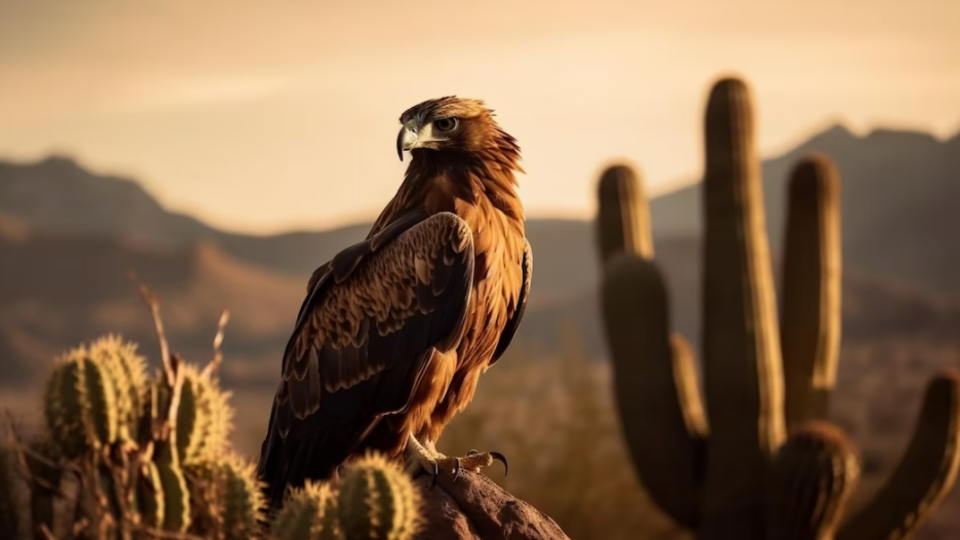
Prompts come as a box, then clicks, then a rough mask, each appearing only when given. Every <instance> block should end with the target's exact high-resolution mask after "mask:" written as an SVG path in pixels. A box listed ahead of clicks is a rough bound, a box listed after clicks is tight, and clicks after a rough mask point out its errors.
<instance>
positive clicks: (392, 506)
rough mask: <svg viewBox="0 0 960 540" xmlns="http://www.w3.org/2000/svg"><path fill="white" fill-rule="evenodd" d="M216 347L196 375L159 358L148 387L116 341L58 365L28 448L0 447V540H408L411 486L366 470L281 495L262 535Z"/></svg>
mask: <svg viewBox="0 0 960 540" xmlns="http://www.w3.org/2000/svg"><path fill="white" fill-rule="evenodd" d="M148 300H149V301H150V302H151V307H153V309H154V316H155V323H156V325H157V333H158V336H159V338H160V342H161V351H162V352H161V354H166V351H168V350H169V348H168V347H167V345H166V342H165V338H164V336H163V326H162V323H161V321H160V320H159V315H158V308H157V305H156V304H155V300H154V299H152V297H149V296H148ZM224 322H225V318H224V319H221V326H222V324H223V323H224ZM221 331H222V327H221ZM221 339H222V337H221V334H218V337H217V339H216V340H215V342H214V343H215V355H214V361H213V362H212V363H211V364H209V365H207V366H206V367H204V368H203V369H202V370H201V369H200V368H199V367H198V366H195V365H192V364H190V363H187V362H184V361H183V360H182V359H180V358H179V357H178V356H176V355H168V356H166V357H165V358H164V360H165V361H164V362H163V368H162V369H161V370H159V371H158V372H157V373H156V374H155V375H154V376H152V377H148V376H147V366H146V360H145V359H144V358H143V357H142V356H140V355H139V354H138V353H137V347H136V346H135V345H134V344H132V343H129V342H126V341H124V340H123V339H122V338H120V337H118V336H106V337H103V338H100V339H98V340H96V341H94V342H92V343H90V344H85V345H81V346H79V347H77V348H75V349H73V350H70V351H68V352H67V353H65V354H63V355H62V356H61V357H59V358H57V359H56V360H55V362H54V367H53V370H52V373H51V374H50V377H49V379H48V381H47V385H46V389H45V392H44V395H43V410H44V418H45V420H46V422H45V424H46V425H45V426H44V429H42V430H40V431H39V432H38V434H37V435H36V436H35V437H34V438H32V439H31V440H30V441H29V442H28V443H25V444H22V443H21V442H20V439H19V437H16V436H11V437H10V439H11V443H12V444H10V445H9V449H8V446H7V445H2V444H0V537H2V538H8V537H9V538H15V537H17V536H19V533H23V532H27V530H28V529H29V535H30V536H31V537H33V538H37V539H48V538H50V537H51V536H52V537H55V538H90V539H93V538H97V539H100V538H104V539H131V538H214V539H220V540H234V539H244V540H246V539H250V538H276V539H278V540H287V539H289V540H298V539H301V538H316V539H338V540H376V539H381V538H382V539H384V540H388V539H389V540H410V539H411V538H412V537H413V534H414V532H415V530H416V528H417V526H418V515H419V514H418V501H419V498H418V496H417V494H416V492H415V490H414V486H413V482H412V480H411V479H410V478H408V477H407V476H406V474H405V473H404V472H403V471H402V470H401V469H400V468H399V467H398V466H397V465H395V464H392V463H388V462H387V461H385V460H383V459H382V458H379V457H377V456H367V457H365V458H364V459H362V460H359V461H358V462H356V463H355V464H353V465H351V466H350V467H348V468H347V475H346V477H345V478H344V480H343V482H342V484H343V485H342V489H339V491H338V490H337V489H336V488H334V487H331V486H328V485H315V484H309V485H307V486H305V487H304V488H302V489H300V490H297V491H293V492H291V493H290V494H289V497H288V500H287V504H286V506H285V507H284V508H283V509H282V510H281V511H280V512H279V514H278V515H277V516H276V520H275V521H273V522H272V523H270V522H269V521H268V516H267V513H266V509H267V504H266V501H265V499H264V494H263V489H264V486H263V484H262V483H261V482H260V481H259V479H258V478H257V476H256V473H255V470H254V466H253V464H251V463H249V462H248V461H246V460H245V459H242V458H240V457H238V456H237V455H235V454H234V453H233V451H232V450H231V449H230V445H229V443H228V439H229V435H230V430H231V425H232V418H233V409H232V408H231V407H230V405H229V402H228V401H229V397H230V394H229V393H228V392H225V391H224V390H223V389H221V388H220V385H219V381H218V379H217V377H216V375H215V373H216V367H217V364H218V363H219V358H220V354H219V350H218V349H217V346H218V345H219V342H220V340H221ZM11 435H15V433H14V432H12V433H11ZM14 462H16V463H19V464H20V471H19V472H20V474H21V475H22V476H23V477H24V478H26V479H28V482H27V483H28V488H29V495H30V496H29V500H30V516H29V519H28V520H26V521H27V522H28V523H24V520H22V519H20V515H19V513H18V512H17V509H16V508H15V505H14V503H13V498H12V496H10V494H11V493H12V492H13V489H12V488H11V486H10V484H11V483H12V475H13V473H14V470H15V468H16V467H14V466H13V463H14ZM71 484H73V486H72V487H73V488H74V489H67V488H68V487H69V486H70V485H71ZM70 492H74V493H75V495H73V496H69V493H70Z"/></svg>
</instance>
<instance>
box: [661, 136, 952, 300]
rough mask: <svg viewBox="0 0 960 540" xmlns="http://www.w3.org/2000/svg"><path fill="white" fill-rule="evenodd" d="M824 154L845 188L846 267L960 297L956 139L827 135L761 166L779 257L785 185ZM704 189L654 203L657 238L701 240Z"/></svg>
mask: <svg viewBox="0 0 960 540" xmlns="http://www.w3.org/2000/svg"><path fill="white" fill-rule="evenodd" d="M811 152H823V153H826V154H827V155H829V156H830V157H831V158H832V159H833V160H834V162H835V163H836V164H837V168H838V170H839V172H840V176H841V179H842V182H843V193H842V201H843V223H842V226H843V256H844V264H846V265H849V266H852V267H855V268H858V269H860V270H863V271H865V272H868V273H870V274H873V275H877V276H883V277H888V278H892V279H896V280H902V281H905V282H909V283H912V284H914V285H917V286H919V287H924V288H930V289H933V290H939V291H952V292H960V242H958V241H957V238H958V236H960V134H958V135H956V136H954V137H953V138H952V139H950V140H947V141H943V142H941V141H938V140H937V139H935V138H934V137H931V136H930V135H928V134H924V133H916V132H909V131H891V130H882V129H881V130H876V131H873V132H872V133H870V134H869V135H867V136H866V137H857V136H855V135H854V134H852V133H850V131H848V130H847V129H846V128H844V127H843V126H835V127H833V128H830V129H828V130H826V131H824V132H822V133H820V134H818V135H816V136H814V137H813V138H811V139H810V140H808V141H806V142H805V143H803V144H801V145H800V146H798V147H797V148H796V149H794V150H791V151H790V152H787V153H786V154H784V155H782V156H780V157H778V158H776V159H772V160H767V161H764V162H763V169H762V173H763V178H764V184H763V188H764V195H765V199H766V216H767V225H768V228H769V230H770V243H771V247H772V249H773V250H774V252H777V251H778V250H779V248H780V245H781V243H782V237H783V224H784V222H785V217H786V216H785V205H786V187H787V183H786V182H785V179H786V178H787V177H788V175H789V174H790V169H791V168H792V167H793V166H794V164H796V163H797V161H798V160H799V159H801V158H802V157H803V156H805V155H807V154H809V153H811ZM700 198H701V187H700V185H699V184H693V185H690V186H687V187H685V188H683V189H680V190H677V191H674V192H672V193H669V194H667V195H664V196H662V197H660V198H658V199H657V200H656V202H655V203H654V204H653V226H654V230H656V231H657V233H658V234H666V235H686V234H693V235H699V234H700V229H701V227H702V223H701V218H702V216H701V205H700Z"/></svg>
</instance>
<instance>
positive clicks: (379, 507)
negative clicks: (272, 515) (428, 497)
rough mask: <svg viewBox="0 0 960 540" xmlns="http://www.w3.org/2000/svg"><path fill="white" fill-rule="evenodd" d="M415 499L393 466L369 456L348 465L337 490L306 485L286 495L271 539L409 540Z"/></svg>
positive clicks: (416, 525) (417, 512)
mask: <svg viewBox="0 0 960 540" xmlns="http://www.w3.org/2000/svg"><path fill="white" fill-rule="evenodd" d="M419 506H420V498H419V495H418V494H417V491H416V489H415V487H414V485H413V482H412V481H411V480H410V478H409V477H408V476H407V474H406V473H405V472H404V471H403V470H402V469H400V468H399V467H398V466H397V465H395V464H393V463H392V462H389V461H387V460H385V459H383V458H382V457H380V456H378V455H375V454H371V455H367V456H365V457H363V458H362V459H359V460H357V461H356V462H354V463H353V464H351V465H350V466H349V467H348V468H347V471H346V475H345V476H344V478H343V482H342V485H341V486H340V488H339V490H336V489H334V488H332V487H331V486H329V485H327V484H316V483H307V485H305V486H304V487H303V488H300V489H294V490H291V491H289V492H288V493H287V497H286V500H285V502H284V505H283V509H282V510H281V511H280V513H279V514H278V515H277V517H276V519H275V520H274V521H273V526H272V527H271V535H272V536H273V538H275V539H276V540H412V539H413V538H414V535H416V533H417V530H418V528H419V527H420V517H419V516H420V508H419Z"/></svg>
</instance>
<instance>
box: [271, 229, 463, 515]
mask: <svg viewBox="0 0 960 540" xmlns="http://www.w3.org/2000/svg"><path fill="white" fill-rule="evenodd" d="M473 264H474V254H473V242H472V235H471V233H470V229H469V227H468V226H467V224H466V223H465V222H464V221H463V220H461V219H460V218H458V217H457V216H455V215H454V214H450V213H443V214H437V215H434V216H431V217H426V215H425V214H423V213H419V212H413V213H410V214H407V215H405V216H402V217H400V218H399V219H397V220H395V221H394V222H392V223H391V224H390V225H388V226H386V227H385V228H383V229H382V230H380V231H379V232H378V233H377V234H376V235H373V236H371V237H370V238H368V239H367V240H365V241H363V242H361V243H359V244H356V245H354V246H351V247H349V248H347V249H346V250H344V251H342V252H341V253H340V254H338V255H337V256H336V257H335V258H334V259H333V260H332V261H330V262H329V263H327V264H326V265H324V266H323V267H321V268H320V269H318V270H317V272H315V273H314V276H313V277H312V278H311V281H312V282H313V283H314V285H313V287H312V290H311V292H310V294H309V295H308V297H307V299H306V300H305V301H304V303H303V306H302V307H301V309H300V315H299V316H298V320H297V324H296V327H295V330H294V332H293V335H292V336H291V338H290V340H289V342H288V344H287V348H286V351H285V354H284V358H283V370H282V378H281V381H280V384H279V386H278V388H277V393H276V397H275V398H274V403H273V410H272V412H271V418H270V427H269V431H268V433H267V438H266V440H265V441H264V444H263V448H262V451H261V456H260V465H259V472H260V475H261V478H262V479H263V480H264V481H266V482H267V483H268V485H269V486H270V488H269V489H268V492H270V493H271V494H272V497H271V498H274V499H277V498H280V497H282V495H283V491H284V490H285V488H286V486H287V485H299V484H300V483H302V482H303V480H305V479H307V478H323V477H325V476H327V475H328V474H329V473H330V472H331V471H332V469H333V468H335V467H336V466H337V465H339V464H340V462H341V461H342V460H343V459H344V458H345V457H346V456H347V455H348V454H349V453H350V452H351V451H352V450H353V449H355V448H356V447H357V446H358V445H359V444H360V443H361V442H362V441H363V439H364V437H366V435H368V434H369V433H370V431H371V430H372V429H373V427H374V426H376V424H377V422H378V421H379V419H380V418H381V417H383V416H384V415H388V414H392V413H398V412H402V411H404V410H406V408H407V407H408V406H409V404H410V400H411V399H412V396H413V395H414V390H415V389H416V388H417V385H418V384H420V378H421V375H422V373H423V371H424V368H425V367H426V365H427V364H428V363H429V361H430V359H431V357H432V356H433V354H434V353H435V352H440V353H443V352H447V351H449V350H452V349H454V348H456V347H457V345H458V344H459V342H460V340H461V338H462V337H463V334H464V330H465V328H464V325H465V320H466V311H467V306H468V305H469V301H470V291H471V285H472V282H473Z"/></svg>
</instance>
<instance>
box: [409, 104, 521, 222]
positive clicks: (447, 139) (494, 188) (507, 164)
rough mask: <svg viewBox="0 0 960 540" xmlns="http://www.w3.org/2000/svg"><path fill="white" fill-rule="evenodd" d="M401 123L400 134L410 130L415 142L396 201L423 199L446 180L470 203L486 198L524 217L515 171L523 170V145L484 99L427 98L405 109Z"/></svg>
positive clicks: (510, 214)
mask: <svg viewBox="0 0 960 540" xmlns="http://www.w3.org/2000/svg"><path fill="white" fill-rule="evenodd" d="M400 123H401V124H402V125H403V128H402V130H401V134H400V135H401V138H402V137H403V136H404V135H405V133H404V131H403V130H407V131H409V132H410V133H408V134H406V135H409V136H410V138H411V140H413V141H415V143H414V144H413V145H412V146H413V147H412V148H410V149H409V150H410V155H411V157H412V159H411V161H410V165H409V166H408V167H407V172H406V174H405V176H404V181H403V185H402V186H401V187H400V190H399V192H398V193H397V197H396V198H395V200H394V202H395V203H399V204H400V206H402V207H410V206H412V205H415V204H418V202H421V201H423V200H424V198H425V196H426V194H427V192H429V191H430V190H431V189H433V188H435V187H436V185H435V184H436V183H437V181H438V180H439V179H443V182H444V184H445V188H446V189H448V190H450V191H451V193H450V194H451V195H452V196H454V197H456V198H458V199H461V200H463V201H465V202H467V203H470V204H477V202H478V198H479V197H484V198H486V199H487V200H489V201H490V203H491V204H493V206H494V207H495V208H497V209H498V210H500V211H501V212H503V213H504V214H505V215H506V216H508V217H510V218H513V219H515V220H518V221H523V206H522V204H521V203H520V200H519V198H518V197H517V194H516V186H517V179H516V176H515V174H514V173H515V172H523V169H522V168H521V167H520V165H519V161H520V147H519V146H518V145H517V141H516V139H514V138H513V137H512V136H510V135H509V134H508V133H506V132H505V131H503V130H502V129H501V128H500V126H498V125H497V123H496V120H494V115H493V111H491V110H489V109H487V108H486V107H485V106H484V104H483V102H482V101H479V100H471V99H460V98H456V97H445V98H440V99H435V100H430V101H426V102H424V103H421V104H419V105H417V106H415V107H412V108H410V109H408V110H407V111H405V112H404V113H403V115H401V117H400ZM438 126H439V127H438ZM451 126H452V127H451ZM411 203H412V204H411ZM391 206H392V205H391Z"/></svg>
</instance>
